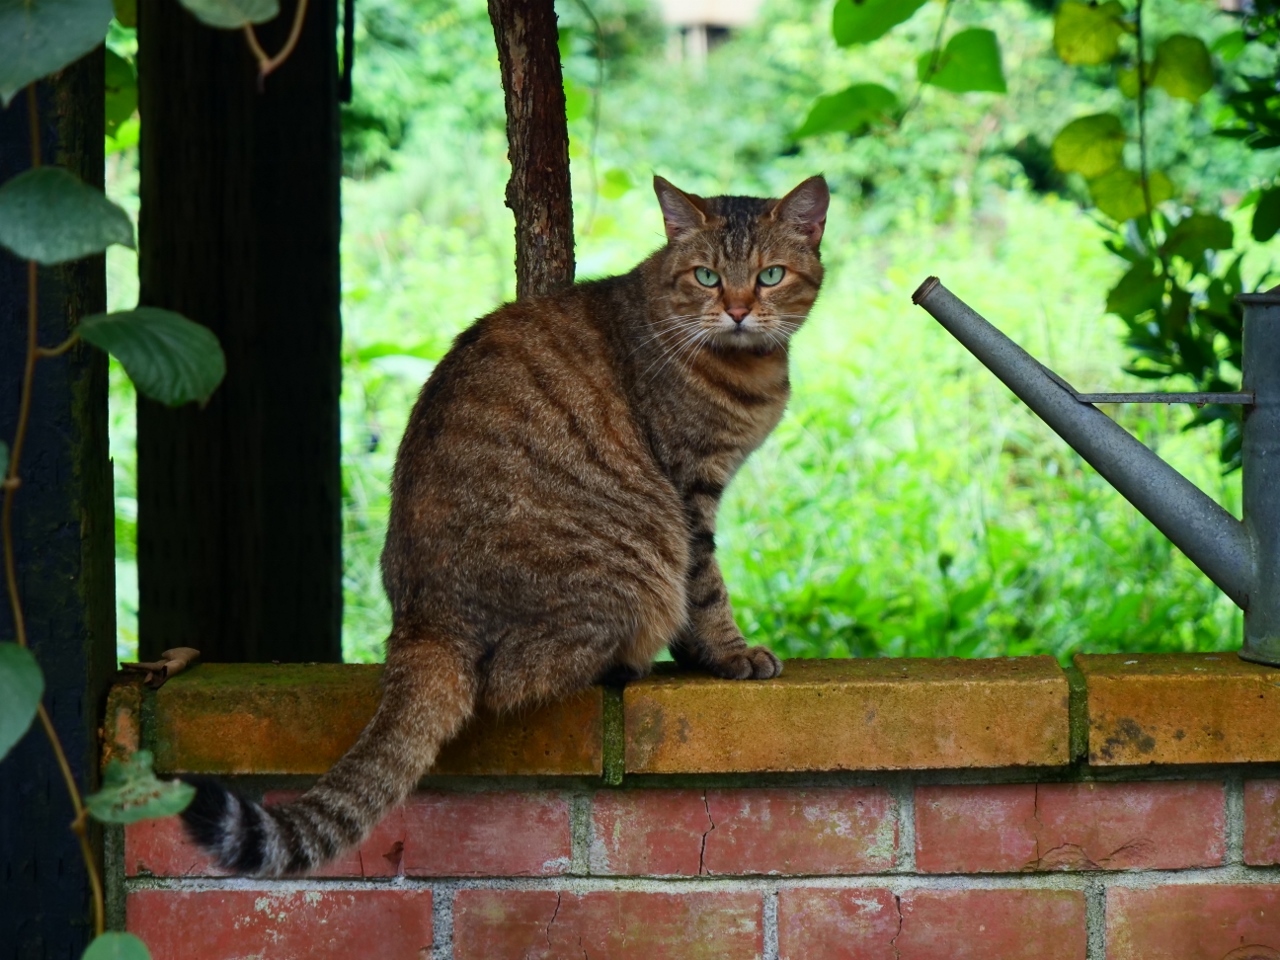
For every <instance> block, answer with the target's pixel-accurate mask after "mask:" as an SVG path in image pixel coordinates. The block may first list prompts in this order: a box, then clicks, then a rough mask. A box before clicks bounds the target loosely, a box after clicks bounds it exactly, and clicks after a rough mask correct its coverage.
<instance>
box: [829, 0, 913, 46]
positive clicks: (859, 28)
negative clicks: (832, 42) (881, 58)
mask: <svg viewBox="0 0 1280 960" xmlns="http://www.w3.org/2000/svg"><path fill="white" fill-rule="evenodd" d="M924 4H925V0H836V6H835V10H834V11H832V14H831V33H832V35H833V36H834V37H835V38H836V43H837V44H838V45H839V46H842V47H851V46H853V45H854V44H856V43H870V42H871V41H872V40H878V39H879V38H880V37H883V36H884V35H885V34H886V33H888V32H889V31H890V30H892V29H893V28H894V27H896V26H897V25H898V24H900V23H905V22H906V21H908V20H910V19H911V18H912V16H914V15H915V12H916V11H917V10H919V9H920V8H921V7H923V6H924Z"/></svg>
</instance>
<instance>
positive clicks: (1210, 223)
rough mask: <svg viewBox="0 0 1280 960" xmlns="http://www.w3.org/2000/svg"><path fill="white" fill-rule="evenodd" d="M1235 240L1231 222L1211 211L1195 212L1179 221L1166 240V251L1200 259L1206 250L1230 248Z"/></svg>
mask: <svg viewBox="0 0 1280 960" xmlns="http://www.w3.org/2000/svg"><path fill="white" fill-rule="evenodd" d="M1234 242H1235V231H1234V230H1233V229H1232V228H1231V224H1229V223H1227V221H1226V220H1223V219H1222V218H1221V217H1218V216H1214V215H1213V214H1210V213H1193V214H1192V215H1191V216H1189V217H1187V218H1186V219H1184V220H1181V221H1179V222H1178V223H1177V224H1176V225H1175V226H1174V228H1173V229H1172V230H1170V231H1169V235H1168V237H1166V238H1165V241H1164V250H1165V253H1167V254H1170V255H1174V256H1179V257H1182V259H1184V260H1199V259H1201V258H1202V257H1203V256H1204V254H1205V251H1206V250H1230V249H1231V247H1232V244H1233V243H1234Z"/></svg>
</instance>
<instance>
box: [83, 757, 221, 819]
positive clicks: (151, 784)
mask: <svg viewBox="0 0 1280 960" xmlns="http://www.w3.org/2000/svg"><path fill="white" fill-rule="evenodd" d="M151 760H152V757H151V751H150V750H139V751H138V752H137V753H135V754H134V755H133V756H132V757H130V758H129V759H128V760H123V761H121V760H112V761H111V762H110V763H109V764H107V769H106V772H105V773H103V775H102V789H101V790H99V791H98V792H97V793H91V794H89V796H87V797H85V798H84V805H85V807H86V808H87V809H88V810H89V815H90V816H92V817H93V819H95V820H97V821H99V822H100V823H137V822H138V821H139V820H154V819H156V818H158V817H171V816H173V815H174V814H175V813H181V812H182V811H183V810H185V809H186V808H187V804H189V803H190V802H191V800H192V798H194V797H195V795H196V789H195V787H193V786H191V784H189V783H183V782H182V781H181V780H159V779H157V778H156V775H155V773H153V772H152V769H151Z"/></svg>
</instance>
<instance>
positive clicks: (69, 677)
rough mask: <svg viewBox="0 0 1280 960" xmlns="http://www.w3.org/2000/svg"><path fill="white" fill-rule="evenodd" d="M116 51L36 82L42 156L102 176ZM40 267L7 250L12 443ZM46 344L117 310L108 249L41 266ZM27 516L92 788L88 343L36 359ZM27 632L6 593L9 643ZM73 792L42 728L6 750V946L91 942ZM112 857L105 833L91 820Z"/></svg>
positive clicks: (35, 593) (44, 643)
mask: <svg viewBox="0 0 1280 960" xmlns="http://www.w3.org/2000/svg"><path fill="white" fill-rule="evenodd" d="M102 57H103V55H102V50H101V48H99V49H98V50H97V51H96V52H94V53H92V54H90V55H88V56H87V57H85V58H84V59H82V60H81V61H79V62H78V63H76V64H75V65H73V66H71V67H69V68H68V69H66V70H63V71H62V72H61V73H59V74H58V75H57V76H56V78H55V79H52V80H49V81H42V82H41V83H40V84H39V85H38V87H37V104H38V106H37V112H38V115H39V118H40V138H41V143H42V151H41V152H42V154H43V159H44V162H45V163H46V164H54V165H57V166H62V167H66V168H67V169H69V170H72V171H73V172H75V173H76V174H78V175H79V176H80V177H81V178H82V179H83V180H84V181H85V182H87V183H90V184H93V185H95V186H99V187H101V185H102V174H103V158H102V133H103V110H102V97H103V92H102V85H103V70H104V67H103V59H102ZM28 117H29V114H28V110H27V97H26V95H25V94H19V95H18V96H17V97H16V98H15V99H14V101H13V103H12V104H11V105H10V106H9V108H8V109H0V182H4V181H6V180H8V179H9V178H10V177H12V176H14V175H15V174H18V173H21V172H22V171H24V170H26V169H27V168H28V167H30V166H31V147H30V138H29V135H28ZM26 278H27V265H26V263H24V262H22V261H19V260H17V259H16V258H14V257H13V256H11V255H10V254H9V253H8V252H7V251H4V250H0V439H3V440H5V442H6V443H12V441H13V437H14V428H15V426H16V423H17V414H18V401H19V392H20V389H21V384H22V365H23V360H24V357H25V355H26V345H27V329H26V325H27V279H26ZM38 278H39V279H38V287H39V296H38V302H39V328H40V342H41V343H42V344H44V345H45V346H53V345H55V344H57V343H59V342H60V341H62V340H63V339H65V338H66V337H67V335H68V334H69V332H70V331H71V328H72V326H73V325H74V324H75V323H76V322H77V321H78V320H79V318H80V317H82V316H84V315H86V314H89V313H96V312H99V311H101V310H103V309H105V307H106V268H105V260H104V258H103V257H102V256H97V257H90V258H88V259H86V260H81V261H78V262H76V263H70V264H64V265H61V266H57V267H49V268H41V269H40V271H39V274H38ZM21 479H22V486H21V487H20V488H19V489H18V491H17V494H16V496H15V500H14V508H13V526H14V535H15V546H16V559H17V566H18V577H19V592H20V595H21V599H22V604H23V608H24V613H25V620H26V627H27V636H28V638H29V641H30V644H31V649H32V651H33V652H34V653H35V655H36V658H37V659H38V660H39V662H40V666H41V668H42V669H43V671H44V676H45V684H46V690H45V697H44V703H45V707H46V708H47V709H48V711H49V713H50V715H51V717H52V719H53V724H54V726H55V727H56V729H57V730H58V734H59V736H60V738H61V740H62V744H63V747H64V748H65V750H66V754H67V760H68V762H69V764H70V766H71V770H72V772H73V773H74V774H75V776H76V778H77V780H78V781H79V783H80V786H81V788H82V789H94V788H95V787H96V785H97V765H98V764H97V759H98V749H97V745H98V737H97V729H98V724H99V722H100V721H101V716H102V703H103V697H104V696H105V693H106V687H107V684H108V683H109V682H110V679H111V676H112V672H113V669H114V665H115V596H114V594H115V574H114V569H115V568H114V559H113V515H112V503H111V463H110V460H109V459H108V450H107V357H106V354H104V353H101V352H99V351H98V350H95V349H93V348H92V347H89V346H87V345H84V344H81V345H80V346H77V347H74V348H72V349H71V351H70V352H68V353H66V354H64V355H63V356H61V357H58V358H55V359H43V360H40V361H39V362H38V363H37V365H36V372H35V380H34V389H33V394H32V406H31V419H30V421H29V426H28V430H27V437H26V444H25V447H24V451H23V455H22V462H21ZM12 640H14V629H13V612H12V609H11V607H10V604H9V600H8V596H7V594H6V593H5V592H4V591H2V590H0V641H12ZM72 818H73V813H72V807H71V801H70V799H69V798H68V796H67V791H66V787H65V786H64V785H63V779H62V776H61V774H60V772H59V770H58V765H57V763H56V762H55V760H54V756H53V753H52V751H51V750H50V748H49V744H48V742H47V741H46V739H45V736H44V733H43V732H42V731H41V729H40V727H39V724H35V725H33V727H32V729H31V730H30V731H29V732H28V734H27V736H26V738H25V739H24V740H22V741H21V742H20V743H19V744H18V746H17V747H16V748H15V749H14V750H13V752H12V753H11V754H9V756H8V757H6V758H5V759H4V760H3V761H0V956H3V957H21V958H23V960H27V958H31V960H44V958H55V957H56V958H58V960H62V958H66V957H79V956H80V954H81V952H82V951H83V950H84V947H85V945H86V944H87V943H88V941H89V940H90V939H91V937H92V934H93V930H92V925H91V913H90V898H89V882H88V874H87V872H86V870H85V867H84V862H83V860H82V859H81V854H80V847H79V844H78V843H77V841H76V837H75V835H74V834H73V833H72V832H71V830H70V829H69V827H68V825H69V824H70V823H71V820H72ZM90 838H91V841H92V843H93V846H94V849H95V851H96V853H97V855H98V856H99V858H100V857H101V835H100V832H99V831H98V830H96V829H93V830H91V834H90Z"/></svg>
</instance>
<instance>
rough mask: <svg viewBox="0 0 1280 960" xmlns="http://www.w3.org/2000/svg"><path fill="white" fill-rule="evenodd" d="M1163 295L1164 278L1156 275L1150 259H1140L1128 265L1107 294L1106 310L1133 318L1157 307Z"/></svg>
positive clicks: (1127, 318) (1125, 317)
mask: <svg viewBox="0 0 1280 960" xmlns="http://www.w3.org/2000/svg"><path fill="white" fill-rule="evenodd" d="M1163 296H1164V278H1163V277H1157V276H1156V273H1155V267H1154V265H1153V264H1152V263H1151V261H1150V260H1142V261H1139V262H1138V263H1135V264H1134V265H1133V266H1132V267H1130V268H1129V270H1128V272H1126V273H1125V275H1124V276H1123V277H1121V278H1120V282H1119V283H1117V284H1116V285H1115V286H1114V287H1113V288H1112V289H1111V292H1110V293H1108V294H1107V312H1108V313H1114V314H1115V315H1116V316H1118V317H1123V318H1124V319H1125V320H1133V319H1135V318H1136V317H1138V316H1139V315H1140V314H1143V313H1145V312H1146V311H1148V310H1154V309H1156V308H1157V307H1159V306H1160V300H1161V298H1162V297H1163Z"/></svg>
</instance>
